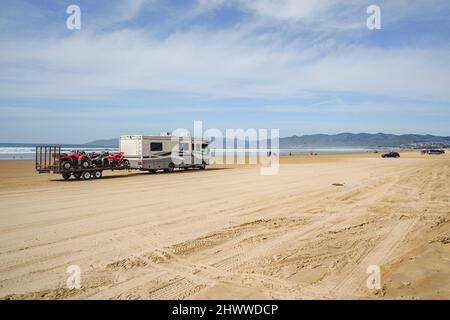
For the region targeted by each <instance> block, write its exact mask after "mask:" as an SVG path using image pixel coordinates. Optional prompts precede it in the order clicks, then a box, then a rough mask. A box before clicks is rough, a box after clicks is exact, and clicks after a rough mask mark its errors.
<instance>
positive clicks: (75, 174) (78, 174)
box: [73, 172, 81, 180]
mask: <svg viewBox="0 0 450 320" xmlns="http://www.w3.org/2000/svg"><path fill="white" fill-rule="evenodd" d="M73 176H74V177H75V179H77V180H79V179H80V178H81V172H75V173H74V174H73Z"/></svg>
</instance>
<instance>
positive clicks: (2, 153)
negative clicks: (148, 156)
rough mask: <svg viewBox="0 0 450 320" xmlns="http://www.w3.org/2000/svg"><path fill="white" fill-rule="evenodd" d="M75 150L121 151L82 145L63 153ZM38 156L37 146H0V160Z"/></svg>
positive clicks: (29, 158)
mask: <svg viewBox="0 0 450 320" xmlns="http://www.w3.org/2000/svg"><path fill="white" fill-rule="evenodd" d="M73 150H82V151H85V152H94V151H95V152H98V153H100V152H102V151H110V152H116V151H119V149H118V148H108V147H104V148H102V147H95V148H89V147H88V148H80V147H67V148H61V153H70V152H71V151H73ZM35 157H36V148H35V147H21V146H17V147H0V160H31V159H32V160H34V159H35Z"/></svg>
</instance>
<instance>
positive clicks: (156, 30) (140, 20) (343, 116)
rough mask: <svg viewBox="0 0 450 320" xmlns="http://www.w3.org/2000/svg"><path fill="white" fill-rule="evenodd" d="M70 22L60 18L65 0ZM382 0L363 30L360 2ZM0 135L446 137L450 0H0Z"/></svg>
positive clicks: (449, 127)
mask: <svg viewBox="0 0 450 320" xmlns="http://www.w3.org/2000/svg"><path fill="white" fill-rule="evenodd" d="M73 4H75V5H78V6H79V8H80V11H81V28H80V29H74V30H70V29H68V28H67V26H66V20H67V19H68V18H69V15H70V14H68V13H67V12H66V10H67V7H68V6H70V5H73ZM372 4H376V5H377V6H378V7H379V8H380V12H381V29H379V30H377V29H375V30H370V29H368V28H367V25H366V21H367V19H368V17H369V16H370V14H368V13H367V7H368V6H369V5H372ZM0 41H1V47H0V142H27V143H44V142H45V143H84V142H88V141H92V140H97V139H107V138H117V137H118V136H119V135H121V134H159V133H160V132H163V131H164V132H166V131H172V130H175V129H177V128H187V129H191V128H192V127H193V125H194V121H195V120H201V121H203V127H204V128H205V129H206V128H218V129H220V130H225V129H226V128H232V129H233V128H234V129H236V128H243V129H249V128H255V129H280V135H281V136H290V135H294V134H296V135H303V134H314V133H327V134H335V133H340V132H354V133H359V132H369V133H377V132H385V133H394V134H404V133H416V134H436V135H445V136H450V1H448V0H433V1H429V0H428V1H425V0H417V1H409V0H408V1H407V0H389V1H388V0H370V1H365V0H278V1H275V0H253V1H244V0H228V1H225V0H191V1H189V0H172V1H163V0H122V1H111V0H110V1H106V0H97V1H93V0H80V1H76V0H70V1H64V0H58V1H57V0H53V1H52V0H44V1H34V0H30V1H24V0H2V2H1V9H0Z"/></svg>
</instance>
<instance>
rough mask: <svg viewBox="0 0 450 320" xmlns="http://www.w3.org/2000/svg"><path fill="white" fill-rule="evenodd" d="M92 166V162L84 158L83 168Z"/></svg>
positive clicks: (81, 165) (81, 164)
mask: <svg viewBox="0 0 450 320" xmlns="http://www.w3.org/2000/svg"><path fill="white" fill-rule="evenodd" d="M90 166H91V164H90V162H89V161H88V160H82V161H81V163H80V167H81V168H83V169H87V168H89V167H90Z"/></svg>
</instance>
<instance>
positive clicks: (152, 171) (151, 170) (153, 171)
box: [148, 169, 158, 174]
mask: <svg viewBox="0 0 450 320" xmlns="http://www.w3.org/2000/svg"><path fill="white" fill-rule="evenodd" d="M156 171H158V170H155V169H150V170H148V172H150V173H152V174H153V173H156Z"/></svg>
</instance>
